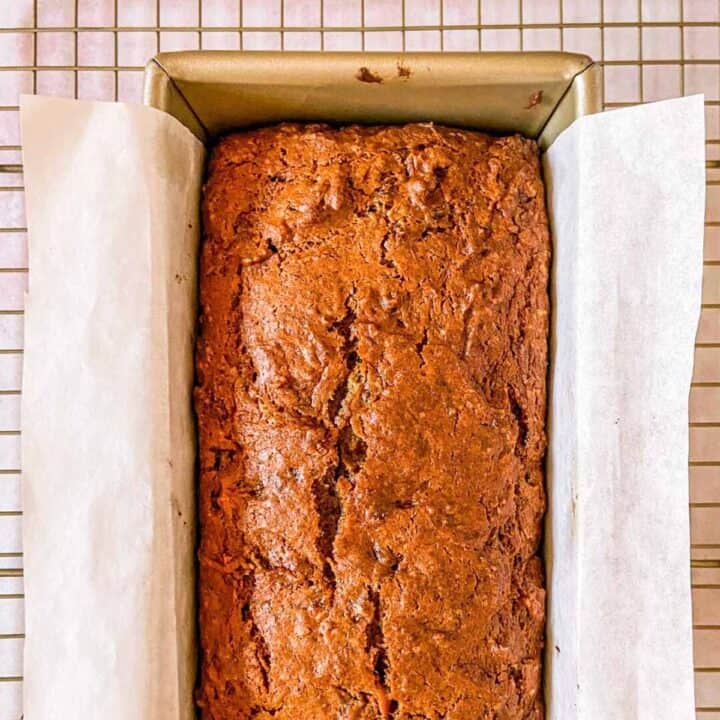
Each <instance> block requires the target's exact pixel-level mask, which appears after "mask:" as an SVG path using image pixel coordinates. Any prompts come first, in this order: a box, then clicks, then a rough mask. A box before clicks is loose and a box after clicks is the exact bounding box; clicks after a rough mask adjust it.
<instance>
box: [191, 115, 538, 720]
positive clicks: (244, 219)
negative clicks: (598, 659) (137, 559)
mask: <svg viewBox="0 0 720 720" xmlns="http://www.w3.org/2000/svg"><path fill="white" fill-rule="evenodd" d="M203 221H204V239H203V246H202V255H201V266H200V306H201V309H200V323H199V331H198V340H197V361H196V367H197V387H196V391H195V407H196V413H197V420H198V427H199V439H200V440H199V442H200V480H199V482H200V488H199V498H200V505H199V513H200V548H199V568H200V570H199V573H200V574H199V613H200V616H199V620H200V647H201V677H200V681H199V687H198V691H197V699H198V704H199V705H200V707H201V709H202V714H203V718H204V720H245V719H250V718H253V719H254V720H271V719H273V720H326V719H327V720H371V719H372V720H376V719H381V718H382V719H384V720H389V719H392V720H411V719H415V720H418V719H422V720H426V719H427V720H431V719H432V720H436V719H437V718H446V720H471V719H472V720H478V719H487V720H523V719H530V718H531V719H532V720H539V719H540V718H542V717H543V714H544V711H543V701H542V672H541V670H542V667H541V652H542V647H543V639H544V623H545V594H544V577H543V566H542V561H541V559H540V557H539V555H538V547H539V542H540V536H541V524H542V519H543V514H544V509H545V490H544V470H543V460H544V453H545V444H546V441H545V411H546V373H547V353H548V272H549V258H550V238H549V232H548V222H547V216H546V211H545V198H544V189H543V183H542V176H541V170H540V163H539V157H538V149H537V147H536V145H535V143H534V142H533V141H531V140H528V139H525V138H523V137H520V136H517V135H514V136H511V137H493V136H490V135H486V134H483V133H480V132H474V131H469V130H460V129H453V128H448V127H438V126H435V125H432V124H412V125H405V126H385V127H360V126H352V127H344V128H340V129H338V128H332V127H328V126H324V125H300V124H282V125H277V126H274V127H266V128H261V129H255V130H250V131H247V132H239V133H236V134H232V135H228V136H226V137H224V138H222V139H221V140H220V141H219V142H218V143H217V145H216V147H215V148H214V150H213V152H212V157H211V160H210V164H209V169H208V175H207V183H206V186H205V190H204V199H203Z"/></svg>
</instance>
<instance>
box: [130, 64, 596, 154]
mask: <svg viewBox="0 0 720 720" xmlns="http://www.w3.org/2000/svg"><path fill="white" fill-rule="evenodd" d="M144 100H145V104H146V105H150V106H151V107H155V108H158V109H159V110H163V111H165V112H167V113H169V114H170V115H173V116H174V117H176V118H177V119H178V120H179V121H180V122H181V123H183V125H185V126H186V127H188V128H189V129H190V130H191V131H192V132H193V133H194V134H195V135H196V136H197V137H198V138H200V139H201V140H202V141H203V142H206V143H209V142H212V140H213V138H215V137H216V136H217V135H219V134H222V133H224V132H227V131H229V130H233V129H237V128H242V127H248V126H252V125H262V124H268V123H274V122H281V121H288V120H295V121H299V122H311V121H321V122H330V123H402V122H421V121H433V122H437V123H440V124H445V125H457V126H461V127H470V128H477V129H481V130H486V131H489V132H496V133H512V132H519V133H521V134H523V135H525V136H527V137H531V138H535V139H537V141H538V143H539V145H540V148H541V149H543V150H545V149H547V148H548V147H549V146H550V144H551V143H552V141H553V140H554V139H555V138H556V137H557V136H558V135H559V134H560V132H562V130H564V129H565V128H566V127H568V126H569V125H570V124H571V123H572V122H573V121H574V120H576V119H577V118H578V117H580V116H582V115H588V114H591V113H595V112H599V111H600V110H601V109H602V106H601V77H600V68H599V66H598V65H597V64H595V63H594V62H593V61H592V60H591V59H590V58H589V57H587V56H585V55H577V54H574V53H562V52H538V53H533V52H509V53H344V52H343V53H327V52H323V53H320V52H294V53H291V52H283V53H281V52H239V51H238V52H233V51H204V50H201V51H189V52H173V53H160V54H159V55H156V56H155V57H154V58H153V59H152V60H150V62H149V63H148V64H147V66H146V69H145V97H144Z"/></svg>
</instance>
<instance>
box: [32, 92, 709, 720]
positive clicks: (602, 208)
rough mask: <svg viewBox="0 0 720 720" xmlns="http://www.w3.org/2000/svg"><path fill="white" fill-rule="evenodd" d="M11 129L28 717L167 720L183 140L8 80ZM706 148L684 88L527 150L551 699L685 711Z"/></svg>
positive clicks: (186, 473) (184, 234) (182, 643)
mask: <svg viewBox="0 0 720 720" xmlns="http://www.w3.org/2000/svg"><path fill="white" fill-rule="evenodd" d="M22 132H23V149H24V161H25V186H26V197H27V203H28V208H27V212H28V224H29V236H30V286H29V287H30V290H29V296H28V298H27V316H26V341H25V347H26V350H25V366H24V390H23V393H24V395H23V438H22V443H23V444H22V449H23V470H24V512H25V516H24V551H25V568H26V579H25V594H26V621H27V640H26V650H25V698H24V700H25V717H26V720H50V719H51V718H52V719H53V720H54V719H55V718H58V719H62V720H66V718H69V717H93V718H94V717H98V718H99V717H102V718H104V719H105V718H107V719H108V720H115V719H117V720H120V719H122V720H127V719H128V718H133V720H135V719H137V720H165V719H172V720H177V719H179V718H181V719H182V720H187V719H188V718H190V717H191V715H192V697H191V689H192V684H193V682H194V672H195V666H196V657H195V648H194V642H195V635H194V633H195V626H194V622H195V621H194V607H193V596H194V586H193V582H194V581H193V570H192V568H193V564H194V557H193V550H192V546H193V541H194V526H193V523H194V502H193V497H194V491H193V454H194V438H193V430H192V424H191V411H190V397H189V391H190V388H191V383H192V356H191V336H192V327H193V323H194V316H195V290H194V287H195V250H196V243H197V225H198V223H197V212H198V195H199V187H200V180H201V172H202V159H203V150H202V148H201V147H200V146H199V144H198V143H197V141H195V140H194V138H193V137H192V136H191V135H190V133H189V132H187V131H186V130H185V129H184V128H182V127H180V126H179V125H178V123H177V122H176V121H174V120H173V119H172V118H169V117H167V116H164V115H162V114H161V113H158V112H156V111H154V110H150V109H148V108H141V107H129V106H122V105H118V104H101V103H87V102H77V101H67V100H59V99H50V98H37V97H25V98H23V100H22ZM703 148H704V145H703V107H702V99H701V98H697V97H696V98H687V99H683V100H677V101H669V102H665V103H659V104H656V105H650V106H644V107H641V108H630V109H627V110H620V111H615V112H612V113H610V114H605V115H599V116H593V117H590V118H587V119H583V120H580V121H578V122H577V123H576V124H575V125H574V126H572V127H571V128H570V129H569V130H568V131H566V132H565V134H564V135H562V136H561V137H560V138H559V139H558V140H557V141H556V142H555V144H554V145H553V146H552V147H551V149H550V151H549V153H548V155H547V157H546V162H545V167H546V174H547V177H548V183H549V187H548V203H549V207H550V211H551V215H552V218H553V226H554V243H555V272H554V282H553V293H554V303H555V304H554V328H553V339H552V351H553V364H552V372H551V376H552V394H551V400H550V406H551V407H550V427H549V433H550V452H549V469H550V478H549V490H550V512H549V516H548V532H547V535H548V542H547V556H548V557H547V562H548V571H549V579H548V589H549V598H550V600H549V616H548V662H547V663H546V675H547V677H546V680H547V682H546V693H547V697H548V701H549V717H550V718H551V719H552V720H572V719H573V718H580V719H581V720H595V719H596V718H597V720H608V719H609V718H612V719H613V720H615V719H616V718H617V719H624V718H627V719H628V720H637V719H644V718H647V719H648V720H650V719H652V720H679V719H680V720H685V719H687V720H689V719H690V718H691V717H692V716H693V704H694V703H693V691H692V636H691V617H690V576H689V533H688V504H687V502H688V497H687V459H688V453H687V435H688V429H687V409H688V408H687V403H688V390H689V382H690V372H691V366H692V352H693V347H692V346H693V337H694V330H695V327H696V324H697V319H698V314H699V302H700V274H701V270H702V252H701V247H702V233H703V225H702V224H703V197H704V177H703V172H704V162H703V160H704V158H703Z"/></svg>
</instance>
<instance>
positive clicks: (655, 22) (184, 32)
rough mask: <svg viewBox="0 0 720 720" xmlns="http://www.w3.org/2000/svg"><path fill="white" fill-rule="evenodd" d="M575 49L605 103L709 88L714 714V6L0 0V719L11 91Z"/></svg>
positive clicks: (697, 510) (718, 219)
mask: <svg viewBox="0 0 720 720" xmlns="http://www.w3.org/2000/svg"><path fill="white" fill-rule="evenodd" d="M203 47H204V48H222V49H260V48H262V49H281V50H289V49H304V50H331V49H333V50H334V49H346V50H379V49H390V50H446V51H452V50H491V49H492V50H498V49H500V50H502V49H505V50H512V49H532V50H537V49H553V50H562V49H565V50H574V51H581V52H586V53H587V54H589V55H592V56H593V57H595V58H597V59H598V60H601V61H602V62H603V65H604V68H605V85H604V93H605V95H604V99H605V102H604V106H605V107H606V108H608V109H610V108H616V107H623V106H626V105H632V104H635V103H637V102H643V101H648V100H655V99H660V98H662V97H669V96H674V95H681V94H686V93H691V92H698V91H702V92H705V94H706V103H705V104H706V116H707V133H708V135H707V158H708V159H707V174H708V178H707V193H708V211H707V221H706V250H705V258H706V259H705V268H704V274H705V277H704V280H705V284H704V290H703V307H702V319H701V323H700V330H699V333H698V338H697V344H696V369H695V375H694V381H693V385H692V388H691V422H690V440H691V452H690V475H691V503H690V513H691V526H692V545H691V553H692V568H693V569H692V573H693V576H692V583H693V584H692V587H693V602H694V623H695V624H694V633H695V665H696V688H697V713H698V717H699V718H702V720H713V719H714V720H720V0H631V1H630V2H628V1H627V0H509V1H506V0H477V1H476V0H270V1H269V2H268V1H267V0H0V720H17V718H18V717H19V716H20V713H21V707H20V688H21V683H22V677H21V672H22V662H21V650H22V642H23V637H24V636H23V620H22V609H23V581H22V578H23V570H22V552H21V547H20V523H21V516H22V510H21V507H20V498H19V481H20V461H19V434H20V431H19V427H20V424H19V396H20V387H21V383H20V380H21V378H20V372H21V363H22V320H23V309H22V295H23V291H24V288H25V283H26V277H27V259H26V258H27V251H26V240H25V233H26V230H25V219H24V208H23V198H22V192H23V188H22V164H21V154H20V149H21V148H20V144H19V142H20V140H19V132H18V129H17V128H18V101H17V96H18V94H19V92H32V93H37V92H43V93H48V92H53V93H54V94H61V95H67V96H69V97H76V98H77V97H85V98H96V99H105V100H123V101H139V99H140V90H141V84H142V69H143V66H144V63H145V61H146V60H147V59H148V58H149V57H151V56H152V55H153V54H154V53H155V52H157V51H158V50H169V49H181V48H183V49H186V48H188V49H189V48H203Z"/></svg>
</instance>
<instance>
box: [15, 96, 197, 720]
mask: <svg viewBox="0 0 720 720" xmlns="http://www.w3.org/2000/svg"><path fill="white" fill-rule="evenodd" d="M21 112H22V134H23V151H24V152H23V160H24V171H25V180H26V183H27V185H26V199H27V213H28V224H29V240H30V264H31V266H32V271H31V277H30V279H29V292H28V295H27V298H26V333H25V360H24V368H23V371H24V377H25V380H24V383H23V404H22V415H23V418H24V419H23V431H24V434H23V442H22V453H23V507H24V520H25V522H24V530H23V545H24V560H25V577H26V582H25V621H26V640H25V672H24V697H23V702H24V713H25V718H26V720H51V719H52V720H70V719H71V718H87V719H88V720H91V719H93V720H94V719H96V718H97V719H98V720H100V719H101V718H102V720H179V719H182V720H188V719H189V718H191V717H193V711H192V688H193V684H194V678H195V667H196V664H197V660H196V657H195V648H194V645H193V641H194V637H193V630H194V625H195V617H194V615H195V611H194V580H193V565H194V558H193V542H194V536H193V534H194V516H195V510H194V506H195V502H194V488H193V472H194V465H193V463H194V439H193V433H194V431H193V428H192V422H191V416H190V390H191V386H192V372H193V371H192V334H193V328H194V323H195V266H196V248H197V238H198V224H199V223H198V198H199V191H200V181H201V175H202V162H203V157H204V150H203V148H202V145H201V144H200V143H199V142H198V141H197V140H195V138H194V137H193V136H191V135H190V133H189V132H188V131H186V130H185V128H183V127H182V126H180V124H179V123H178V122H176V121H175V120H173V119H172V118H170V117H169V116H166V115H164V114H163V113H160V112H158V111H155V110H151V109H149V108H144V107H140V106H132V105H115V104H105V103H89V102H76V101H71V100H61V99H49V98H47V99H46V98H39V97H27V96H26V97H23V98H22V104H21Z"/></svg>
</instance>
